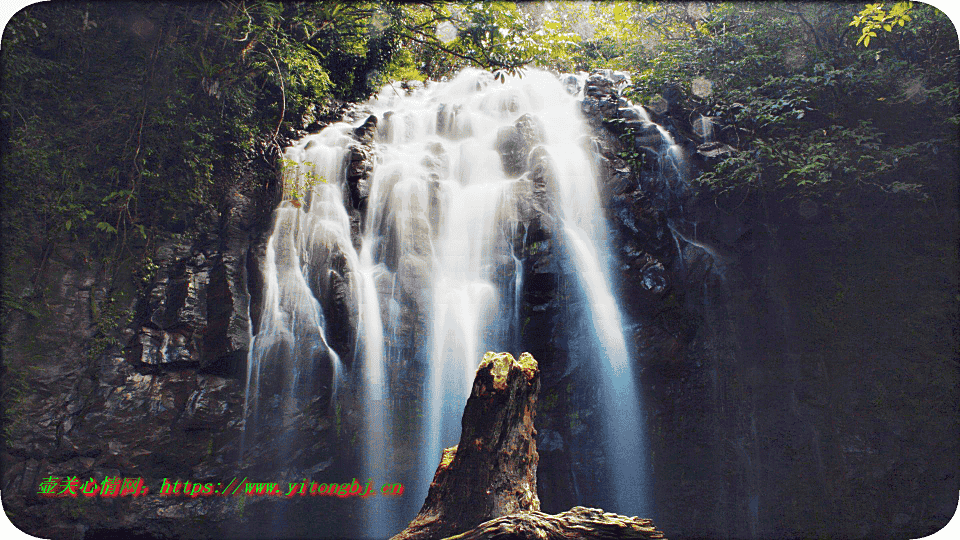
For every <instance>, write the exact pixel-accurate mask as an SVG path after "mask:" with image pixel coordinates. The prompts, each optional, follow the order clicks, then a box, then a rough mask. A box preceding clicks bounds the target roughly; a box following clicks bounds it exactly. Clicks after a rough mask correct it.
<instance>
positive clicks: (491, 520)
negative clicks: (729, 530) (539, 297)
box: [392, 353, 663, 540]
mask: <svg viewBox="0 0 960 540" xmlns="http://www.w3.org/2000/svg"><path fill="white" fill-rule="evenodd" d="M539 391H540V371H539V370H538V369H537V362H536V360H534V359H533V357H532V356H531V355H530V354H529V353H523V354H521V355H520V360H519V361H517V360H515V359H514V358H513V356H511V355H510V354H507V353H499V354H496V353H487V354H485V355H484V356H483V362H481V363H480V367H478V368H477V375H476V378H475V379H474V381H473V390H472V391H471V392H470V398H469V399H468V400H467V405H466V407H465V408H464V411H463V429H462V432H461V435H460V444H459V445H457V446H454V447H452V448H447V449H446V450H444V451H443V457H442V458H441V460H440V465H439V466H438V467H437V472H436V474H435V475H434V477H433V482H432V483H431V484H430V491H429V492H428V493H427V500H426V501H425V502H424V503H423V508H421V509H420V513H419V514H417V517H416V518H414V520H413V521H411V522H410V525H408V526H407V528H406V529H404V530H403V531H401V532H400V533H399V534H398V535H396V536H394V537H393V539H392V540H412V539H421V538H422V539H435V538H447V537H452V536H455V538H457V539H458V540H468V539H470V540H475V539H489V540H492V539H500V540H507V539H513V540H518V539H526V538H530V539H531V540H532V539H536V540H550V539H556V540H562V539H572V538H597V539H601V540H602V539H608V538H641V539H651V540H652V539H657V540H660V539H663V533H661V532H660V531H658V530H657V529H656V528H654V526H653V524H652V523H651V522H650V520H648V519H638V518H636V517H632V518H630V517H625V516H620V515H617V514H611V513H606V512H604V511H603V510H598V509H594V508H583V507H581V506H577V507H574V508H572V509H570V510H568V511H566V512H563V513H562V514H557V515H550V514H544V513H542V512H540V511H539V510H540V499H539V498H538V497H537V461H538V455H537V446H536V439H535V438H534V435H536V431H535V430H534V429H533V419H534V416H535V415H536V403H537V392H539Z"/></svg>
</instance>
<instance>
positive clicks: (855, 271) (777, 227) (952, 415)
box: [541, 80, 960, 538]
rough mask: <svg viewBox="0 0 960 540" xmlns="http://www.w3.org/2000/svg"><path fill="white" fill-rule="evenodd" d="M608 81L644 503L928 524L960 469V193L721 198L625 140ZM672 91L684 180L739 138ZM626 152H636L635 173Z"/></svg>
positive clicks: (679, 528)
mask: <svg viewBox="0 0 960 540" xmlns="http://www.w3.org/2000/svg"><path fill="white" fill-rule="evenodd" d="M611 82H612V81H603V80H592V81H588V83H587V85H588V92H587V96H588V98H587V99H585V100H584V109H585V111H586V112H587V114H588V116H589V117H590V118H593V123H594V125H596V126H597V127H598V131H597V133H598V135H597V140H598V146H599V148H600V149H601V153H602V154H603V155H604V156H605V158H606V159H607V165H606V167H607V170H608V174H606V175H605V176H606V181H607V189H608V192H609V195H610V197H609V201H610V206H609V208H608V212H609V218H610V219H611V220H612V222H613V223H614V224H615V229H616V234H617V235H618V237H619V239H618V242H617V245H619V246H620V261H621V264H622V266H621V268H622V274H621V278H622V282H621V284H622V285H621V286H622V290H621V298H622V305H623V306H624V308H625V309H626V310H627V313H628V314H629V318H630V319H631V323H632V325H633V326H632V327H633V342H634V344H635V345H636V353H637V358H638V362H639V363H640V366H641V368H642V369H643V375H642V378H641V387H642V388H643V390H644V392H645V394H646V400H645V406H646V409H647V411H648V414H649V419H648V422H649V424H648V430H649V436H650V441H651V443H652V448H651V451H652V456H651V457H652V459H653V471H652V473H653V478H654V481H655V482H656V487H655V489H654V493H655V498H656V503H655V504H656V507H657V512H656V513H655V515H654V516H652V517H654V518H655V519H656V520H657V522H658V524H660V525H661V526H662V527H664V529H665V530H667V531H670V533H671V535H672V536H716V535H718V534H721V535H723V536H732V537H772V536H814V535H818V536H844V537H857V538H863V537H902V536H917V535H920V534H930V533H932V532H934V531H935V530H937V529H938V528H939V527H941V526H942V525H943V524H945V523H946V522H947V521H948V520H949V518H950V516H951V515H952V514H953V512H954V510H955V508H956V503H957V491H958V487H960V484H958V480H957V477H956V475H955V473H954V472H953V471H955V470H956V466H957V460H956V456H957V455H958V452H957V450H958V439H957V438H956V434H957V432H958V423H957V415H956V411H957V395H956V392H951V391H949V390H947V389H948V388H956V383H957V382H958V372H957V369H956V364H955V360H951V359H954V358H955V356H956V351H957V333H956V328H957V327H956V314H957V306H958V302H957V301H958V300H960V298H957V297H956V296H955V293H956V290H957V275H956V271H955V270H956V268H957V253H956V249H955V245H956V243H957V242H956V241H957V234H958V231H957V207H956V206H952V207H951V208H949V209H942V208H941V209H937V208H933V207H930V206H927V207H923V206H920V205H917V204H916V203H912V202H897V201H891V200H878V201H876V202H877V203H878V204H880V205H883V206H885V208H883V210H882V211H881V210H880V208H861V207H851V208H847V209H845V210H844V211H842V212H841V213H831V214H828V213H827V212H824V211H823V210H822V209H820V208H819V207H818V206H817V204H816V203H814V202H812V201H808V200H807V201H798V202H794V203H787V204H788V206H787V207H783V208H779V209H778V210H779V212H780V215H781V216H785V217H780V218H777V219H775V220H770V219H764V217H763V215H762V214H761V213H758V212H749V211H747V210H746V209H744V211H743V212H742V213H740V214H730V213H725V212H723V211H720V210H719V208H718V207H717V206H716V205H715V204H713V201H712V199H710V198H709V197H707V196H705V194H703V193H698V192H697V190H696V189H694V188H693V187H691V186H690V185H689V184H687V183H684V182H677V178H676V177H673V176H670V175H664V174H662V171H661V170H660V169H659V167H658V163H657V156H655V155H653V152H651V149H650V148H649V147H647V146H646V145H645V144H644V142H643V138H642V137H635V138H634V139H633V141H630V142H631V143H632V144H630V143H628V144H626V145H624V144H622V142H621V141H623V140H624V138H625V137H623V134H624V132H625V130H624V128H625V127H626V126H629V125H630V123H631V122H633V121H635V119H634V118H633V117H632V116H631V114H630V111H629V110H624V108H623V107H620V108H617V107H616V103H615V102H616V96H615V93H614V92H612V91H611V90H610V87H611V86H612V85H611ZM591 86H592V87H593V88H591ZM668 90H670V89H665V91H664V94H663V95H664V96H665V97H666V96H672V101H671V102H670V103H668V104H667V105H668V106H667V107H666V108H665V109H666V110H665V113H664V114H663V115H660V116H656V115H655V116H654V120H656V121H657V122H658V123H660V124H661V125H663V126H665V127H666V128H667V129H668V130H669V131H670V132H671V133H672V135H673V137H674V138H675V139H676V140H677V142H678V149H679V151H680V152H681V153H682V154H683V155H684V156H685V159H686V163H687V164H688V166H690V167H691V170H689V171H684V172H686V174H687V175H688V176H687V177H688V178H689V177H690V175H695V174H696V171H697V170H698V169H702V168H704V167H706V166H709V162H710V161H711V160H712V159H714V158H715V157H716V156H717V155H718V154H719V153H722V152H725V151H729V149H730V147H729V145H728V143H729V144H734V143H735V141H734V140H732V139H724V137H723V133H728V134H729V133H730V132H729V131H728V130H725V129H724V130H718V131H720V132H721V139H720V140H719V141H709V142H708V141H704V140H703V139H701V138H698V137H697V136H696V135H695V132H696V129H695V126H691V125H690V124H689V123H688V121H687V119H688V118H689V116H690V114H689V112H688V111H683V110H681V109H680V108H679V106H678V105H677V102H678V101H679V97H678V96H677V95H676V94H677V92H676V91H675V90H676V89H674V91H673V92H670V91H668ZM591 96H592V97H591ZM611 135H620V136H619V137H612V136H611ZM627 139H628V140H629V138H627ZM698 143H699V144H698ZM631 146H633V148H631ZM624 150H634V151H636V152H637V153H642V154H644V155H645V156H646V157H647V159H646V160H645V165H644V166H643V167H642V168H641V169H640V170H636V169H634V170H633V171H630V170H629V169H628V168H626V167H625V166H624V165H625V164H624V163H623V162H622V160H619V159H618V158H617V155H618V153H620V152H623V151H624ZM631 172H634V173H637V174H636V176H631ZM779 204H784V203H779ZM789 204H792V205H793V206H789ZM544 378H545V380H546V379H547V377H546V375H545V377H544ZM545 416H548V417H549V414H546V415H545ZM564 435H566V434H564ZM561 440H565V439H563V437H561ZM544 442H545V441H544ZM542 461H546V459H545V458H542ZM544 468H545V467H544ZM545 469H546V468H545ZM548 470H549V469H548ZM548 474H549V473H548ZM541 481H542V482H543V481H544V480H541ZM543 505H544V508H546V509H550V510H556V509H558V508H559V507H560V506H563V504H555V503H554V501H552V500H550V499H549V498H548V497H543ZM719 531H723V532H722V533H721V532H719Z"/></svg>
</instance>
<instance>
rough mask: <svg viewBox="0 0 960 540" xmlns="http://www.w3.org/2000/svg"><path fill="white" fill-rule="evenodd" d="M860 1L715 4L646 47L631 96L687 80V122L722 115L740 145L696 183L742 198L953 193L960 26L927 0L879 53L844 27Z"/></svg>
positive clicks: (650, 94) (735, 201) (647, 98)
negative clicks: (683, 29) (688, 28)
mask: <svg viewBox="0 0 960 540" xmlns="http://www.w3.org/2000/svg"><path fill="white" fill-rule="evenodd" d="M907 7H909V6H907ZM856 9H857V7H856V6H850V5H843V4H839V5H838V4H833V5H831V4H797V5H792V4H769V5H768V4H721V5H719V6H713V7H711V8H710V10H709V11H708V12H707V13H706V15H705V16H704V17H703V18H702V19H701V20H700V21H699V22H698V23H697V25H696V26H697V29H698V31H697V32H691V33H689V34H688V35H687V36H686V37H684V38H681V39H677V40H673V41H664V42H662V43H661V51H660V53H659V54H646V55H637V56H635V58H636V59H637V63H636V65H635V71H634V78H633V80H634V85H633V87H632V88H630V89H628V91H627V92H628V94H629V95H630V96H631V97H632V99H634V100H635V101H637V102H640V103H646V104H650V103H654V102H655V101H656V100H657V99H660V93H661V92H662V90H663V87H664V83H666V82H672V83H674V84H679V85H680V86H681V88H682V89H683V91H682V92H681V94H682V95H683V96H684V100H683V102H682V103H681V104H680V105H681V106H682V107H683V108H684V109H686V110H687V111H689V118H696V117H697V116H698V115H702V116H704V117H707V118H712V119H713V120H714V124H715V125H716V126H717V128H716V129H717V135H718V136H721V138H722V140H723V142H725V143H727V144H729V145H731V146H732V147H733V148H734V151H733V152H732V153H729V154H726V155H725V157H721V159H720V161H719V163H717V164H716V165H715V166H714V167H713V168H712V170H709V171H707V172H706V173H704V174H703V175H701V176H700V177H699V178H697V179H695V181H696V182H697V183H698V184H700V185H701V186H702V187H703V188H706V189H708V190H710V191H713V192H714V193H715V194H716V195H717V197H718V200H724V201H727V203H729V204H730V205H731V206H736V207H738V208H739V207H740V205H741V204H742V203H743V202H744V201H747V200H753V201H755V202H757V203H758V204H760V203H763V204H766V203H765V202H764V201H768V202H769V201H772V202H784V201H789V200H797V199H804V198H809V199H812V200H815V201H818V202H820V203H826V204H834V203H835V204H857V203H858V201H862V200H863V198H864V197H873V196H879V197H888V198H889V197H898V198H904V197H906V198H910V199H915V200H921V201H924V200H931V199H932V198H934V197H940V198H942V197H948V196H950V195H949V193H950V189H951V188H950V186H949V185H948V184H949V182H947V181H946V179H947V178H949V175H950V173H949V172H948V171H949V167H950V165H949V164H945V163H944V161H943V160H942V158H940V157H938V155H942V154H941V153H943V152H946V153H948V154H949V153H951V152H956V151H957V138H956V126H957V124H958V121H957V120H958V114H957V113H958V111H957V109H956V103H957V101H956V100H957V89H958V87H957V70H958V54H957V45H956V33H955V32H954V30H953V28H952V25H950V24H949V21H948V20H946V18H945V17H944V16H943V15H942V14H941V13H940V12H938V11H937V10H935V9H933V8H930V7H928V6H919V7H917V8H913V10H912V11H910V15H911V16H912V18H907V19H904V18H902V16H906V15H905V14H906V11H904V10H903V8H901V9H898V10H891V11H890V12H885V15H884V16H885V17H889V16H890V13H891V12H892V13H894V16H896V17H900V18H898V19H896V20H898V21H901V20H908V21H910V24H909V25H907V26H906V27H905V31H904V32H902V33H900V34H898V35H897V36H896V37H895V39H894V38H893V37H890V38H888V39H885V40H881V41H875V42H874V43H875V44H879V45H880V46H879V47H875V49H874V50H869V51H868V50H865V49H864V48H862V47H859V46H857V44H856V40H855V39H853V37H852V36H848V33H847V32H848V30H849V29H851V28H852V27H851V26H850V24H849V21H850V19H851V17H852V16H853V14H854V13H855V12H856ZM907 17H910V16H907ZM897 25H898V26H899V23H897ZM919 51H925V54H922V55H921V54H919ZM698 81H699V82H700V83H699V85H698V84H697V83H698ZM703 81H706V82H707V83H709V84H707V85H704V84H703ZM704 88H706V90H704ZM685 114H686V113H685ZM689 118H685V119H684V120H688V119H689ZM689 136H691V137H692V138H694V139H697V138H698V136H697V135H695V134H693V133H690V134H689ZM954 189H955V188H954Z"/></svg>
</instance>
